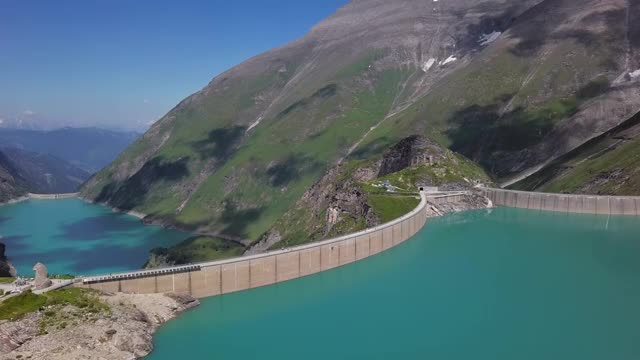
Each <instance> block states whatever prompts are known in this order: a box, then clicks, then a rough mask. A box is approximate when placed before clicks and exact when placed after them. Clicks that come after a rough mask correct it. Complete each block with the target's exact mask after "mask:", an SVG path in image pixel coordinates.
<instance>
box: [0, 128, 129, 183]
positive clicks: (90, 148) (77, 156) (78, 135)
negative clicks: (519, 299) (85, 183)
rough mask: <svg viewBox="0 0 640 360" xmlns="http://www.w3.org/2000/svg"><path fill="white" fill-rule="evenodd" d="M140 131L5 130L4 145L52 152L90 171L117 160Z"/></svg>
mask: <svg viewBox="0 0 640 360" xmlns="http://www.w3.org/2000/svg"><path fill="white" fill-rule="evenodd" d="M139 136H140V134H138V133H136V132H120V131H113V130H104V129H98V128H68V127H67V128H61V129H56V130H50V131H39V130H25V129H1V128H0V146H3V147H12V148H17V149H22V150H26V151H30V152H36V153H41V154H48V155H52V156H55V157H57V158H59V159H61V160H65V161H67V162H69V163H70V164H73V165H75V166H77V167H79V168H81V169H83V170H85V171H87V172H89V173H95V172H97V171H98V170H100V169H102V168H103V167H105V166H106V165H108V164H109V163H110V162H111V161H113V160H114V159H115V158H116V157H117V156H118V154H120V153H121V152H122V151H123V150H124V149H125V148H126V147H127V146H129V145H130V144H131V143H133V142H134V141H135V140H136V139H137V138H138V137H139Z"/></svg>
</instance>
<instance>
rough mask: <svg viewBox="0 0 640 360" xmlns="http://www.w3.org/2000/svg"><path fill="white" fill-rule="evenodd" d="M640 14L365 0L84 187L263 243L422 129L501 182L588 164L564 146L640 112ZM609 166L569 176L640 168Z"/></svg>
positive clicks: (579, 2) (227, 75)
mask: <svg viewBox="0 0 640 360" xmlns="http://www.w3.org/2000/svg"><path fill="white" fill-rule="evenodd" d="M639 18H640V3H639V2H634V1H626V0H520V1H510V0H441V1H430V0H428V1H425V0H395V1H388V0H353V1H351V2H349V3H348V4H347V5H346V6H344V7H342V8H341V9H339V10H338V11H337V12H336V13H335V14H334V15H332V16H331V17H329V18H328V19H326V20H324V21H322V22H321V23H320V24H318V25H317V26H315V27H314V28H313V29H311V31H310V32H309V33H308V34H307V35H306V36H304V37H303V38H301V39H299V40H296V41H294V42H292V43H290V44H288V45H286V46H283V47H280V48H277V49H274V50H271V51H269V52H266V53H264V54H261V55H258V56H256V57H254V58H252V59H249V60H248V61H246V62H243V63H242V64H239V65H238V66H236V67H233V68H232V69H230V70H228V71H226V72H224V73H222V74H220V75H219V76H217V77H215V78H214V79H213V80H212V81H211V82H210V83H209V84H208V85H207V86H206V87H205V88H203V89H202V90H201V91H199V92H197V93H195V94H193V95H191V96H189V97H187V98H186V99H184V100H183V101H182V102H180V103H179V104H178V105H177V106H176V107H175V108H173V109H172V110H171V111H170V112H169V113H168V114H166V115H165V116H164V117H163V118H161V119H160V120H159V121H158V122H156V123H155V124H154V125H153V126H152V127H151V128H150V129H149V130H148V131H147V133H146V134H145V135H144V136H143V137H141V138H140V139H139V140H138V141H137V142H135V143H134V144H133V145H132V146H130V147H129V148H128V149H127V150H126V151H125V152H124V153H123V154H122V155H121V156H120V157H118V159H117V160H116V161H115V162H113V163H112V164H111V165H110V166H108V167H106V168H105V169H104V170H102V171H101V172H99V173H98V174H97V175H96V176H95V177H94V178H92V179H91V180H90V181H89V182H88V183H87V185H86V186H85V187H84V188H83V194H84V195H85V196H87V197H90V198H93V199H96V200H99V201H104V202H108V203H109V204H111V205H113V206H116V207H120V208H126V209H135V210H137V211H140V212H143V213H146V214H149V215H150V216H149V219H150V220H153V221H157V222H163V223H168V224H171V225H176V226H179V227H182V228H187V229H197V230H199V231H201V232H206V233H214V234H224V235H225V236H227V237H229V238H239V239H246V240H247V241H258V240H259V239H260V238H261V236H263V235H264V234H266V233H268V232H269V231H270V229H272V228H273V227H274V224H277V223H278V222H281V223H283V224H286V225H287V226H298V225H294V224H298V223H299V222H300V221H301V220H300V219H296V218H295V217H292V218H283V216H284V215H285V214H286V213H287V212H288V211H289V210H290V209H292V208H293V207H294V206H295V204H296V203H298V201H299V200H301V199H303V197H304V196H305V193H306V192H307V191H309V189H311V188H312V186H313V185H314V183H317V182H318V181H319V180H320V179H322V178H323V176H325V174H327V171H328V170H329V171H330V169H332V168H333V167H334V166H335V164H337V163H341V164H343V167H346V168H353V169H357V168H358V165H357V164H358V162H360V161H375V159H380V157H381V156H382V154H383V153H384V152H385V151H387V150H388V149H389V148H390V146H392V145H393V144H395V143H397V142H398V141H400V140H401V139H403V138H405V137H408V136H412V135H424V136H427V137H428V138H430V139H432V140H434V141H436V142H437V143H439V144H440V145H442V146H444V147H446V148H448V149H451V150H454V151H456V152H458V153H461V154H462V155H464V156H465V157H466V158H469V159H471V160H473V161H475V162H476V163H477V164H480V165H481V166H482V167H483V169H484V170H485V171H487V172H488V173H489V175H490V176H492V178H493V179H495V180H496V181H497V182H502V181H506V180H509V179H514V178H515V179H516V180H519V179H522V178H526V177H527V176H529V175H531V174H535V173H536V172H538V171H544V170H545V167H546V166H555V167H557V166H560V167H563V166H565V164H566V166H582V165H580V161H579V159H575V160H574V161H567V159H562V157H563V156H571V155H572V154H573V155H580V154H582V153H583V152H582V151H576V152H573V151H574V150H576V149H579V148H580V147H581V146H582V145H583V144H586V143H587V142H589V141H590V140H591V139H593V138H597V137H598V136H600V135H602V134H604V133H606V132H608V131H610V130H612V129H614V128H616V127H617V126H619V125H620V124H622V123H623V122H625V121H627V120H628V119H629V118H631V117H632V116H633V115H634V114H635V113H637V112H638V111H639V110H640V22H638V21H634V20H635V19H639ZM636 136H637V132H633V131H627V132H625V133H624V134H623V137H624V139H622V140H618V139H613V140H612V141H613V142H619V143H620V144H622V143H628V144H631V143H632V142H633V139H636V138H637V137H636ZM607 142H608V141H607ZM605 143H606V142H605ZM603 144H604V143H603ZM612 149H613V148H612V147H608V146H604V148H603V149H602V150H601V152H600V153H599V154H605V153H607V152H608V151H610V150H612ZM634 149H637V147H634V146H631V145H630V146H624V147H622V146H621V147H618V148H617V151H618V152H621V154H619V155H617V159H625V161H626V163H625V165H624V166H625V167H628V168H640V159H638V157H637V156H634V154H633V152H634V151H636V150H634ZM636 152H637V151H636ZM597 155H598V154H591V155H590V157H591V158H593V157H594V156H597ZM556 159H562V162H561V163H554V160H556ZM614 163H615V162H614ZM610 165H611V163H610V162H607V163H605V162H597V161H595V162H591V165H590V167H589V168H588V169H585V170H584V171H579V172H571V171H569V172H565V174H566V175H567V176H569V177H573V176H574V175H579V176H580V178H574V179H576V181H580V182H593V181H596V182H598V183H602V182H619V181H622V182H630V181H635V180H633V179H638V178H640V173H639V172H631V173H625V174H623V175H624V176H617V174H618V172H615V171H613V172H612V170H615V168H616V166H615V164H614V165H613V166H610ZM563 171H564V170H563ZM605 173H608V174H609V173H610V176H607V175H606V174H605ZM551 175H552V174H551ZM549 181H551V182H553V183H554V184H558V186H557V187H554V189H556V190H558V191H578V190H581V189H583V190H587V191H594V192H600V191H604V192H610V193H619V192H627V191H630V190H629V189H630V187H628V186H576V185H575V184H572V182H571V181H563V182H558V181H556V180H553V179H552V178H550V177H549V176H546V175H545V176H544V178H541V179H540V180H539V181H535V182H532V183H531V186H535V185H536V184H540V183H541V182H547V183H549ZM561 183H562V184H566V185H567V186H560V184H561ZM521 185H522V186H524V187H525V188H529V186H527V185H526V184H525V183H521ZM327 196H331V195H330V194H327ZM303 235H305V234H303ZM307 235H308V234H307Z"/></svg>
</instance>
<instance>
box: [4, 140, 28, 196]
mask: <svg viewBox="0 0 640 360" xmlns="http://www.w3.org/2000/svg"><path fill="white" fill-rule="evenodd" d="M27 189H28V185H27V183H26V181H25V180H24V179H22V178H21V177H20V176H19V175H18V174H17V170H16V169H15V168H14V166H13V164H12V163H11V161H9V159H8V158H7V156H6V155H5V154H3V153H2V152H1V151H0V203H3V202H6V201H9V200H11V199H15V198H17V197H20V196H22V195H24V194H26V193H27Z"/></svg>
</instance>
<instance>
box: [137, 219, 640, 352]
mask: <svg viewBox="0 0 640 360" xmlns="http://www.w3.org/2000/svg"><path fill="white" fill-rule="evenodd" d="M639 275H640V221H639V219H638V218H636V217H624V216H618V217H613V216H612V217H608V216H594V215H578V214H559V213H547V212H539V211H531V210H523V209H511V208H498V209H492V210H482V211H471V212H465V213H459V214H453V215H448V216H445V217H443V218H438V219H432V220H429V221H428V223H427V225H426V226H425V227H424V228H423V229H422V230H421V231H420V232H419V233H418V234H417V235H416V236H414V238H412V239H411V240H409V241H407V242H405V243H403V244H401V245H399V246H397V247H395V248H392V249H390V250H388V251H387V252H384V253H382V254H379V255H376V256H374V257H371V258H368V259H365V260H363V261H360V262H356V263H353V264H350V265H347V266H344V267H341V268H337V269H334V270H331V271H327V272H324V273H319V274H316V275H312V276H309V277H305V278H300V279H296V280H292V281H288V282H284V283H280V284H276V285H272V286H267V287H262V288H257V289H253V290H248V291H243V292H238V293H233V294H228V295H224V296H219V297H213V298H208V299H204V300H203V301H202V305H201V306H200V307H198V308H196V309H193V310H191V311H189V312H187V313H185V314H183V315H181V316H180V317H179V318H178V319H176V320H173V321H170V322H169V323H167V324H165V325H164V326H163V327H161V328H160V330H159V332H158V333H157V334H156V337H155V351H154V352H153V353H152V354H151V355H150V356H149V357H148V358H149V359H152V360H162V359H176V358H193V359H197V358H199V359H210V358H219V359H256V358H264V359H301V358H304V359H428V358H430V359H460V360H462V359H464V360H468V359H481V360H485V359H486V360H489V359H491V360H494V359H504V360H512V359H531V360H534V359H535V360H539V359H581V360H589V359H593V360H596V359H598V360H599V359H638V358H640V306H638V304H640V281H638V278H639Z"/></svg>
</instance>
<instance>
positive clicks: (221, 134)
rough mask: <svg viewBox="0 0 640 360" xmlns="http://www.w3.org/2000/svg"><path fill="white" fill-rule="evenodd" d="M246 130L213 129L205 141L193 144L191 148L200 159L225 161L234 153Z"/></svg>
mask: <svg viewBox="0 0 640 360" xmlns="http://www.w3.org/2000/svg"><path fill="white" fill-rule="evenodd" d="M246 129H247V128H246V127H244V126H233V127H231V128H221V129H214V130H211V131H210V132H209V135H208V136H207V139H205V140H200V141H196V142H193V143H192V147H193V149H194V150H195V151H197V152H198V154H199V155H200V158H201V159H210V158H216V159H218V160H226V159H228V158H229V157H231V155H232V154H233V153H234V152H235V151H236V149H237V146H238V145H239V144H240V140H241V139H242V137H243V135H244V133H245V131H246Z"/></svg>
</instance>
